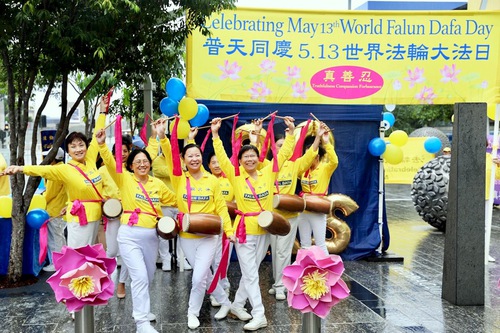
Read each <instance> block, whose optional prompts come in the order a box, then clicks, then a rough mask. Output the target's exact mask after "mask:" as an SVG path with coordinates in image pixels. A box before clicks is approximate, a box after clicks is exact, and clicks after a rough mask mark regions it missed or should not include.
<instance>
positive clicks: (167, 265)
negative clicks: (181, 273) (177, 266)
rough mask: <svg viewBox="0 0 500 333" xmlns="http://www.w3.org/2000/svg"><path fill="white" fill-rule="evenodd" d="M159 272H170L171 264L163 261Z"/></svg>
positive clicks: (168, 261)
mask: <svg viewBox="0 0 500 333" xmlns="http://www.w3.org/2000/svg"><path fill="white" fill-rule="evenodd" d="M161 270H162V271H164V272H170V271H171V270H172V263H171V262H170V260H165V261H164V262H163V263H162V265H161Z"/></svg>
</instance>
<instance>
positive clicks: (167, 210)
mask: <svg viewBox="0 0 500 333" xmlns="http://www.w3.org/2000/svg"><path fill="white" fill-rule="evenodd" d="M161 211H162V212H163V216H169V217H171V218H173V219H174V220H176V219H177V214H178V213H179V210H178V209H177V208H175V207H166V206H164V207H161ZM158 239H159V240H160V246H159V255H160V258H161V261H162V262H170V261H171V260H172V255H171V254H170V240H166V239H163V238H161V237H160V236H158ZM172 241H173V239H172ZM177 248H179V242H177Z"/></svg>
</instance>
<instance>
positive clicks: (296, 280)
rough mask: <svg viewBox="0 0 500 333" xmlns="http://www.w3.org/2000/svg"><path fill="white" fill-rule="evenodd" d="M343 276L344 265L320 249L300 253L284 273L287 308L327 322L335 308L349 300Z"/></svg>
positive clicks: (334, 256) (332, 255) (314, 248)
mask: <svg viewBox="0 0 500 333" xmlns="http://www.w3.org/2000/svg"><path fill="white" fill-rule="evenodd" d="M343 272H344V263H343V262H342V259H341V258H340V257H339V256H338V255H335V254H331V255H326V254H325V253H324V252H323V250H322V249H321V248H320V247H318V246H312V247H310V248H307V249H300V250H299V251H298V252H297V259H296V260H295V262H294V263H293V264H291V265H289V266H287V267H285V269H284V270H283V284H284V285H285V287H286V288H287V289H288V305H289V306H291V307H292V308H294V309H297V310H300V311H301V312H302V313H307V312H313V313H314V314H315V315H317V316H318V317H321V318H323V319H324V318H325V317H326V316H327V315H328V313H329V312H330V309H331V308H332V306H334V305H335V304H337V303H338V302H340V300H342V299H344V298H346V297H347V296H349V292H350V291H349V288H348V287H347V285H346V283H345V282H344V281H343V280H342V279H341V276H342V273H343Z"/></svg>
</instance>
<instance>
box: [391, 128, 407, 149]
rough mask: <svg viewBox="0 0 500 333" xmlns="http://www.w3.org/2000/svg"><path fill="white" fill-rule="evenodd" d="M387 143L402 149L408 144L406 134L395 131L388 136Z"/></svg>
mask: <svg viewBox="0 0 500 333" xmlns="http://www.w3.org/2000/svg"><path fill="white" fill-rule="evenodd" d="M389 141H390V142H391V143H392V144H393V145H396V146H398V147H403V146H404V145H405V144H406V142H408V134H406V132H405V131H402V130H397V131H394V132H392V133H391V135H389Z"/></svg>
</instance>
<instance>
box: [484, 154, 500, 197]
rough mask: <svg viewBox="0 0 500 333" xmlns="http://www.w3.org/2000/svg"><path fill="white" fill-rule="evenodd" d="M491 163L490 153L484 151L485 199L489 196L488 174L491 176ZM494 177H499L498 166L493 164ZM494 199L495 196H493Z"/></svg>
mask: <svg viewBox="0 0 500 333" xmlns="http://www.w3.org/2000/svg"><path fill="white" fill-rule="evenodd" d="M492 163H493V157H492V156H491V154H490V153H486V186H485V190H486V200H488V199H489V198H490V176H491V164H492ZM495 179H500V168H499V167H498V166H497V165H496V164H495ZM493 199H495V198H493Z"/></svg>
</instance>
